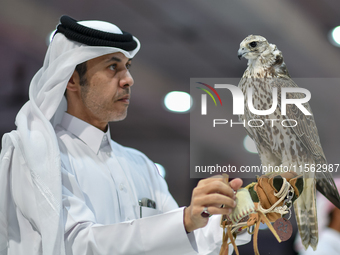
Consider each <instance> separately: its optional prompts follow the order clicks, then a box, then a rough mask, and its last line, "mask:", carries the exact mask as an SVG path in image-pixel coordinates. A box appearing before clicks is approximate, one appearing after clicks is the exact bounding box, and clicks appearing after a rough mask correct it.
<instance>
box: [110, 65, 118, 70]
mask: <svg viewBox="0 0 340 255" xmlns="http://www.w3.org/2000/svg"><path fill="white" fill-rule="evenodd" d="M116 67H117V65H116V64H113V65H110V66H109V69H110V70H112V71H114V70H116Z"/></svg>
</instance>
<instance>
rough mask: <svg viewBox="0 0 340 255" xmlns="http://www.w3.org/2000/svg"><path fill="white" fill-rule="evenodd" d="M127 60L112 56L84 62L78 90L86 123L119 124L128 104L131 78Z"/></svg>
mask: <svg viewBox="0 0 340 255" xmlns="http://www.w3.org/2000/svg"><path fill="white" fill-rule="evenodd" d="M130 65H131V59H128V58H127V57H125V55H124V54H122V53H120V52H119V53H113V54H108V55H104V56H101V57H98V58H94V59H91V60H89V61H87V72H86V84H85V86H81V94H80V95H81V100H82V101H83V104H84V106H85V109H84V111H85V113H86V115H87V117H86V118H87V119H89V120H88V122H90V123H91V122H92V123H91V124H94V123H93V121H94V122H95V123H96V122H100V123H103V122H109V121H119V120H123V119H124V118H125V117H126V115H127V108H128V105H129V101H130V92H131V89H130V87H131V86H132V85H133V78H132V76H131V75H130V72H129V70H128V69H129V67H130Z"/></svg>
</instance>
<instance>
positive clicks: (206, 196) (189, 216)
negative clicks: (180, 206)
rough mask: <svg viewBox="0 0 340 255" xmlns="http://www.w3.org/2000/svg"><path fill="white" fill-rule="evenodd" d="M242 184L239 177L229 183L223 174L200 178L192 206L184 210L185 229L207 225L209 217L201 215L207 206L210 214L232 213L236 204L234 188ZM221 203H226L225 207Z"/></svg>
mask: <svg viewBox="0 0 340 255" xmlns="http://www.w3.org/2000/svg"><path fill="white" fill-rule="evenodd" d="M242 184H243V182H242V180H241V179H239V178H236V179H234V180H232V181H231V182H229V184H227V183H225V182H224V180H223V178H222V176H218V178H216V177H212V178H208V179H203V180H200V181H199V183H198V185H197V187H196V188H194V190H193V192H192V197H191V204H190V206H189V207H187V208H185V210H184V227H185V230H186V231H187V232H191V231H193V230H195V229H198V228H202V227H204V226H206V225H207V223H208V221H209V218H204V217H202V216H201V213H202V211H203V209H204V208H205V207H207V208H208V211H209V213H210V214H230V213H231V211H232V208H234V207H235V206H236V202H235V198H236V197H235V194H234V190H235V191H236V190H238V189H239V188H240V187H241V186H242ZM221 205H225V206H224V208H221Z"/></svg>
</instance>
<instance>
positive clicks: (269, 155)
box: [238, 35, 340, 249]
mask: <svg viewBox="0 0 340 255" xmlns="http://www.w3.org/2000/svg"><path fill="white" fill-rule="evenodd" d="M238 54H239V58H241V57H244V58H246V59H248V67H247V69H246V70H245V72H244V74H243V76H242V78H241V80H240V82H239V88H241V89H242V91H243V94H244V95H245V113H244V115H240V119H241V121H243V120H245V121H246V123H247V122H248V121H249V120H251V119H257V120H262V121H263V122H264V125H263V126H261V127H250V126H247V127H246V130H247V133H248V134H249V136H250V137H251V138H252V139H253V140H254V142H255V144H256V147H257V150H258V152H259V156H260V159H261V162H262V165H264V166H269V165H271V166H280V165H282V166H287V167H290V169H292V170H295V169H296V170H297V171H298V170H299V169H300V168H299V167H300V166H304V165H305V164H309V165H310V164H326V163H327V161H326V157H325V155H324V152H323V150H322V147H321V143H320V140H319V136H318V131H317V128H316V125H315V121H314V117H313V115H304V114H303V113H302V112H301V111H300V110H299V109H298V108H297V107H296V106H295V105H292V104H288V105H287V114H286V115H281V88H283V87H298V86H297V85H296V84H295V83H294V81H293V80H292V79H291V78H290V75H289V73H288V70H287V67H286V65H285V63H284V61H283V56H282V53H281V51H279V50H278V49H277V47H276V45H274V44H269V43H268V42H267V40H266V39H265V38H264V37H262V36H257V35H250V36H248V37H247V38H245V39H244V40H243V41H242V42H241V44H240V49H239V51H238ZM250 87H251V88H253V96H252V102H253V105H254V107H255V108H256V109H257V110H267V109H270V108H271V106H272V103H273V96H272V88H274V87H276V88H277V89H278V107H277V108H276V110H275V111H274V112H273V113H272V114H269V115H265V116H261V115H254V114H253V113H251V112H250V111H249V108H248V104H247V100H248V99H247V93H246V91H247V89H248V88H250ZM304 97H305V95H303V94H299V93H287V98H304ZM303 105H304V106H305V108H306V109H307V110H308V111H309V112H310V113H312V111H311V108H310V106H309V104H308V103H305V104H303ZM268 119H275V120H278V121H265V120H268ZM287 119H294V120H296V121H297V123H298V124H297V126H295V127H284V126H282V125H281V124H280V123H281V121H283V120H287ZM288 123H289V124H288ZM260 124H261V122H259V123H258V124H256V122H254V121H253V122H252V125H253V126H260ZM294 124H295V123H294V122H290V121H287V122H286V126H293V125H294ZM292 166H293V168H292ZM294 166H295V169H294ZM302 170H304V169H302ZM298 173H299V172H298ZM303 177H304V190H303V192H302V194H301V196H300V197H299V198H298V199H297V200H296V202H295V203H294V209H295V214H296V219H297V224H298V228H299V233H300V236H301V240H302V243H303V245H304V246H305V247H306V248H307V247H308V246H309V245H310V246H311V247H312V248H313V249H316V246H317V243H318V226H317V217H316V205H315V188H316V186H317V188H318V190H319V191H321V193H323V194H324V195H325V196H326V197H327V198H328V199H330V200H331V201H332V202H333V203H334V204H336V205H337V206H338V207H339V206H340V197H339V193H338V191H337V189H336V187H335V184H334V181H333V178H332V175H331V174H330V173H329V172H325V173H317V175H315V173H314V172H311V171H309V172H306V171H303Z"/></svg>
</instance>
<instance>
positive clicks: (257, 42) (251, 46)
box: [238, 35, 269, 59]
mask: <svg viewBox="0 0 340 255" xmlns="http://www.w3.org/2000/svg"><path fill="white" fill-rule="evenodd" d="M268 47H269V43H268V41H267V39H266V38H264V37H262V36H260V35H249V36H247V37H246V38H245V39H244V40H243V41H242V42H241V43H240V49H239V50H238V58H239V59H241V58H242V57H244V58H246V59H256V58H258V57H259V56H260V55H261V54H262V53H263V52H264V51H265V50H266V49H268Z"/></svg>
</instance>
